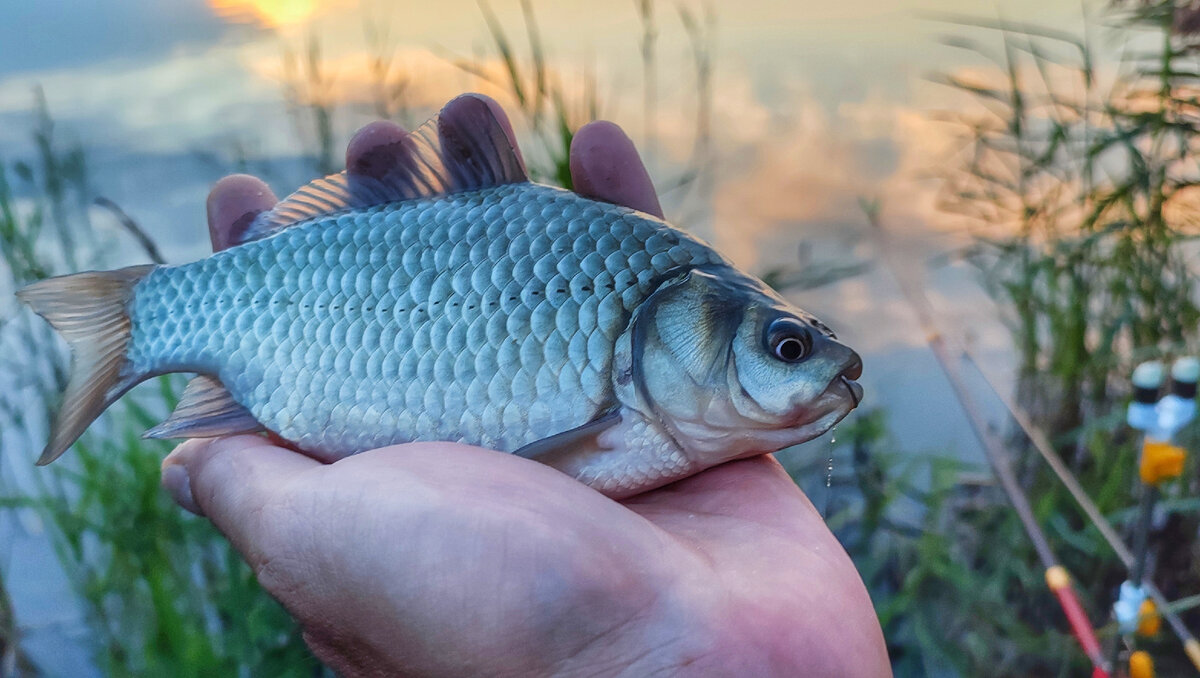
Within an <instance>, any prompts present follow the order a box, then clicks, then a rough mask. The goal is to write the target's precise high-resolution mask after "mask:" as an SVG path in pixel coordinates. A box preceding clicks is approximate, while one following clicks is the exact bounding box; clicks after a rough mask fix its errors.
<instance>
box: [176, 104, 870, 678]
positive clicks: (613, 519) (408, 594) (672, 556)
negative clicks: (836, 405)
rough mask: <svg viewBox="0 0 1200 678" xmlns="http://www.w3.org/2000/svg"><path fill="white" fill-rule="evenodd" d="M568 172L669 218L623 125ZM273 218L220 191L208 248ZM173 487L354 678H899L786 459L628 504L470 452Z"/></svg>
mask: <svg viewBox="0 0 1200 678" xmlns="http://www.w3.org/2000/svg"><path fill="white" fill-rule="evenodd" d="M489 103H491V104H492V105H493V108H494V109H495V110H496V111H497V113H498V115H499V117H500V119H501V120H502V121H504V122H505V124H507V119H506V118H505V117H503V114H502V112H500V111H499V108H498V107H496V106H495V105H494V102H489ZM403 134H404V132H403V131H402V130H401V129H399V128H398V127H396V126H394V125H391V124H389V123H374V124H372V125H369V126H367V127H365V128H364V129H363V130H361V131H360V132H359V133H358V135H356V136H355V138H354V140H353V141H351V143H350V146H349V148H348V150H347V167H348V168H350V171H352V172H361V173H366V174H369V173H371V172H373V171H377V169H376V168H378V167H380V166H381V164H382V163H386V161H387V155H386V154H387V148H388V146H387V145H388V144H389V143H391V142H394V141H397V140H399V139H400V138H401V137H402V135H403ZM571 171H572V177H573V179H574V182H575V185H576V189H577V190H578V191H579V192H580V193H581V194H584V195H587V196H589V197H593V198H596V199H601V200H608V201H611V202H617V203H621V204H625V205H629V206H632V207H635V208H638V209H641V210H643V211H646V212H650V213H653V214H656V215H659V216H661V208H660V207H659V204H658V200H657V197H656V196H655V194H654V190H653V187H652V185H651V184H650V180H649V177H648V175H647V174H646V171H645V168H644V167H643V166H642V164H641V161H640V160H639V159H638V157H637V153H636V151H635V150H634V148H633V145H632V143H631V142H630V141H629V139H628V138H627V137H625V136H624V134H623V133H622V132H621V131H620V129H619V128H617V127H616V126H615V125H612V124H610V123H592V124H591V125H588V126H586V127H584V128H583V129H581V130H580V131H579V133H578V134H577V135H576V137H575V142H574V143H573V145H572V148H571ZM274 202H275V198H274V196H273V195H272V194H271V192H270V190H269V189H268V188H267V187H266V186H265V185H264V184H262V182H261V181H259V180H257V179H254V178H252V177H246V176H235V177H228V178H226V179H224V180H222V181H221V182H220V183H218V185H217V186H216V187H215V188H214V189H213V192H212V195H210V197H209V228H210V233H211V235H212V240H213V245H214V247H215V248H218V249H219V248H222V247H227V246H229V245H230V244H231V243H232V242H235V241H236V239H237V237H238V235H239V234H240V233H241V232H242V231H243V230H244V229H245V228H246V226H248V225H249V223H250V221H251V220H252V218H253V215H254V214H255V213H257V212H259V211H262V210H264V209H269V208H270V207H271V206H272V205H273V204H274ZM163 482H164V485H166V486H167V488H168V489H169V490H170V491H171V492H172V494H173V495H174V496H175V497H176V498H177V500H179V501H180V503H181V504H182V505H184V506H185V507H188V508H190V509H191V510H193V511H196V512H198V513H201V514H202V515H206V516H208V517H209V518H210V519H211V520H212V521H213V523H214V524H215V525H216V526H217V528H218V529H220V530H221V531H222V532H223V533H224V534H225V535H226V536H227V537H228V538H229V539H230V541H231V542H232V543H233V545H234V547H235V548H237V549H238V551H240V552H241V553H242V555H243V556H244V557H245V558H246V559H247V561H248V562H249V563H250V565H251V566H252V567H253V568H254V571H255V573H256V574H257V576H258V579H259V582H260V583H261V584H262V585H263V586H264V587H265V588H266V589H267V590H268V591H269V592H270V593H271V594H272V595H274V596H275V597H276V598H278V599H279V600H280V602H281V603H283V605H284V606H285V607H286V608H287V609H288V610H289V611H290V612H291V613H292V614H293V615H294V616H295V617H296V618H297V620H298V621H299V622H300V624H301V626H302V627H303V628H304V634H305V640H306V641H307V642H308V644H309V646H310V647H311V648H312V649H313V651H314V653H315V654H316V655H317V656H318V657H319V658H320V659H321V660H322V661H324V662H326V663H327V664H329V665H330V666H331V667H333V668H334V669H335V670H336V671H338V672H339V673H341V674H343V675H347V676H391V675H398V674H400V675H435V676H449V675H520V676H528V675H574V674H589V675H636V676H640V675H648V674H652V673H655V672H661V673H669V674H671V675H686V674H695V675H714V674H715V675H788V676H795V675H804V676H883V675H890V669H889V667H888V662H887V655H886V650H885V647H884V643H883V637H882V634H881V632H880V629H879V624H878V622H877V620H876V618H875V615H874V611H873V609H872V606H871V602H870V600H869V598H868V596H867V593H866V590H865V588H864V587H863V584H862V582H861V580H860V579H859V577H858V574H857V572H856V571H855V569H854V566H853V564H852V563H851V562H850V559H849V558H848V557H847V555H846V553H845V551H844V550H843V549H842V547H841V545H840V544H839V543H838V542H837V540H836V539H835V538H834V537H833V535H832V534H831V533H830V532H829V529H828V528H827V527H826V526H825V524H824V522H823V521H822V520H821V517H820V516H819V515H818V514H817V512H816V510H815V509H814V508H813V506H812V504H811V503H810V502H809V501H808V499H807V498H806V497H805V496H804V495H803V494H802V493H801V492H800V491H799V489H798V488H797V487H796V486H795V484H794V483H793V482H792V480H791V479H790V478H789V477H788V476H787V474H786V473H785V472H784V471H783V469H782V468H781V467H780V465H779V464H778V462H776V461H775V460H774V458H772V457H770V456H763V457H757V458H753V459H747V460H743V461H737V462H732V463H729V464H725V465H723V466H720V467H717V468H713V469H709V470H708V471H705V472H703V473H701V474H699V475H697V476H693V477H691V478H688V479H686V480H683V481H680V482H677V483H674V484H672V485H669V486H667V487H664V488H661V489H658V490H655V491H652V492H648V493H645V494H643V495H640V496H637V497H633V498H631V499H627V500H624V501H621V502H616V501H613V500H611V499H608V498H606V497H604V496H603V495H601V494H599V493H598V492H596V491H594V490H592V489H590V488H588V487H587V486H585V485H582V484H580V483H578V482H576V481H575V480H573V479H571V478H569V477H568V476H566V475H563V474H561V473H559V472H558V471H555V470H553V469H551V468H549V467H546V466H543V465H541V464H538V463H536V462H533V461H530V460H527V459H523V458H520V457H517V456H514V455H508V454H501V453H497V452H495V451H490V450H483V449H480V448H476V447H470V446H466V445H458V444H451V443H413V444H407V445H396V446H391V447H386V448H382V449H378V450H372V451H369V452H365V453H362V454H358V455H355V456H352V457H348V458H345V459H342V460H339V461H337V462H336V463H332V464H323V463H321V462H319V461H316V460H314V459H311V458H309V457H306V456H304V455H301V454H298V453H295V452H292V451H290V450H287V449H284V448H282V447H278V446H275V445H272V444H271V443H270V442H269V441H268V440H266V439H264V438H260V437H253V436H238V437H232V438H225V439H218V440H212V441H200V440H194V441H189V442H187V443H185V444H184V445H181V446H180V447H179V448H178V449H177V450H176V451H175V452H174V453H172V454H171V455H170V456H169V457H168V458H167V459H166V460H165V461H164V463H163Z"/></svg>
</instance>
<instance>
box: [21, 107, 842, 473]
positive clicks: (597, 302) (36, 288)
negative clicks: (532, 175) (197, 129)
mask: <svg viewBox="0 0 1200 678" xmlns="http://www.w3.org/2000/svg"><path fill="white" fill-rule="evenodd" d="M449 111H450V109H449V108H447V109H444V111H443V115H441V116H439V117H438V118H434V119H433V120H431V121H430V122H428V123H426V124H425V125H423V126H422V127H420V128H419V129H418V130H416V131H415V132H414V133H413V134H412V135H410V136H409V137H408V139H407V140H406V141H405V142H404V144H403V145H402V147H401V148H400V149H399V150H398V151H397V155H396V157H397V158H398V159H397V162H396V163H395V166H394V167H391V168H390V169H389V170H388V171H386V172H385V173H383V174H382V176H380V177H368V176H363V175H357V174H348V173H345V172H343V173H341V174H336V175H332V176H329V177H326V178H325V179H320V180H317V181H315V182H313V183H311V184H309V185H308V186H305V187H304V188H301V189H300V190H298V191H297V192H296V193H294V194H292V195H291V196H289V197H288V198H287V199H285V200H284V201H283V202H281V203H280V204H279V205H278V206H277V207H276V208H275V209H274V210H272V211H271V212H267V213H265V214H263V215H260V217H259V218H258V219H257V220H256V221H255V223H254V225H253V226H252V227H251V228H250V230H249V232H248V234H247V238H246V241H245V242H243V243H241V244H239V245H237V246H235V247H232V248H230V249H228V250H225V251H222V252H218V253H216V254H213V255H212V256H210V257H208V258H207V259H204V260H201V261H197V262H194V263H190V264H185V265H181V266H138V267H133V268H126V269H121V270H117V271H107V272H87V273H79V274H76V275H69V276H63V277H59V278H52V279H49V280H45V281H41V282H38V283H35V284H33V285H30V286H29V287H27V288H25V289H23V290H21V291H20V292H19V293H18V295H19V296H20V298H21V299H22V300H24V301H25V302H27V303H29V304H30V305H31V306H32V307H33V309H34V310H35V311H36V312H37V313H39V314H41V315H42V316H43V317H45V318H46V319H47V320H48V321H49V322H50V323H51V324H52V325H54V327H55V328H57V329H58V331H59V332H60V333H61V334H62V335H63V337H64V338H65V339H66V340H67V341H68V343H69V344H70V345H71V347H72V349H73V352H74V363H73V367H72V372H71V377H70V380H69V384H68V386H67V389H66V393H65V396H64V402H63V405H62V409H61V411H60V413H59V416H58V418H57V421H56V422H55V426H54V429H53V433H52V435H51V439H50V442H49V444H48V445H47V447H46V449H45V452H44V453H43V455H42V457H41V459H40V460H39V463H49V462H50V461H53V460H54V459H55V458H57V457H58V456H59V455H61V454H62V453H63V452H64V451H65V450H66V449H67V448H68V447H69V446H70V445H71V444H72V443H74V441H75V440H76V439H77V438H78V437H79V436H80V435H81V434H82V432H83V431H84V429H86V428H87V426H88V425H89V424H90V423H91V422H92V421H93V420H94V419H95V418H96V417H97V416H99V414H100V413H101V412H102V411H103V410H104V409H105V408H106V407H108V406H109V405H110V404H111V403H112V402H114V401H115V400H116V399H117V398H119V397H120V396H121V395H122V394H124V393H125V392H126V391H128V390H129V389H130V388H131V387H133V386H134V385H135V384H137V383H138V382H140V381H143V380H145V379H147V378H149V377H151V376H154V375H159V374H164V373H169V372H196V373H199V375H200V376H198V377H197V378H196V379H194V380H193V381H192V382H191V383H190V384H189V386H188V388H187V390H186V391H185V392H184V394H183V397H182V399H181V402H180V404H179V407H178V408H177V409H176V411H175V412H173V413H172V414H171V416H170V417H169V418H168V419H167V420H166V421H165V422H163V423H162V424H160V425H159V426H157V427H155V428H153V429H151V430H150V431H148V432H147V435H148V436H151V437H204V436H215V435H223V434H229V433H238V432H253V431H262V430H267V431H271V432H274V433H275V434H277V435H279V436H280V437H282V438H283V439H285V440H287V441H290V442H291V443H293V444H294V445H296V446H297V447H299V448H300V449H302V450H305V451H306V452H308V453H309V454H311V455H313V456H315V457H317V458H320V459H324V460H334V459H338V458H341V457H344V456H346V455H350V454H355V453H357V452H361V451H364V450H368V449H372V448H376V447H380V446H384V445H389V444H393V443H400V442H407V441H418V440H451V441H461V442H465V443H471V444H475V445H481V446H484V447H489V448H494V449H497V450H502V451H506V452H512V453H515V454H519V455H523V456H527V457H530V458H534V459H538V460H540V461H543V462H545V463H547V464H550V465H551V466H553V467H555V468H558V469H560V470H562V471H564V472H566V473H568V474H570V475H572V476H574V477H576V478H578V479H579V480H581V481H582V482H584V483H587V484H588V485H591V486H592V487H594V488H596V489H598V490H600V491H601V492H604V493H606V494H608V495H610V496H613V497H624V496H629V495H632V494H636V493H638V492H641V491H644V490H647V489H650V488H654V487H658V486H661V485H664V484H666V483H669V482H671V481H674V480H677V479H679V478H682V477H685V476H688V475H690V474H693V473H696V472H698V471H700V470H703V469H705V468H708V467H710V466H713V465H716V464H719V463H721V462H724V461H727V460H730V459H735V458H740V457H747V456H751V455H756V454H762V453H766V452H773V451H775V450H778V449H781V448H783V447H786V446H789V445H794V444H797V443H801V442H804V441H806V440H809V439H811V438H813V437H815V436H817V435H820V434H821V433H823V432H824V431H826V430H827V429H829V428H830V427H831V426H833V425H834V424H835V423H837V422H838V421H839V420H840V419H841V418H842V417H844V416H845V415H846V414H847V413H848V412H849V411H850V410H851V409H853V408H854V407H855V406H856V405H857V404H858V402H859V401H860V399H861V397H862V390H861V388H860V387H859V385H858V384H857V383H855V382H854V381H853V380H854V379H856V378H857V377H858V376H859V374H860V372H861V361H860V360H859V357H858V356H857V355H856V354H855V353H854V351H852V350H850V349H849V348H847V347H846V346H844V345H842V344H840V343H838V342H837V341H836V340H835V338H834V336H833V333H832V332H830V331H829V329H828V328H826V327H825V326H824V325H822V324H821V323H820V322H819V321H817V320H816V319H815V318H813V317H812V316H810V315H808V314H807V313H805V312H804V311H801V310H800V309H798V308H796V307H794V306H793V305H791V304H790V303H788V302H787V301H786V300H784V299H783V298H782V297H780V296H779V295H778V294H776V293H775V292H774V291H772V290H771V289H770V288H768V287H767V286H766V285H765V284H763V283H762V282H761V281H759V280H758V279H756V278H754V277H752V276H749V275H747V274H745V273H743V272H741V271H739V270H737V269H736V268H734V267H733V266H732V265H731V264H730V263H729V262H728V261H727V260H726V259H724V258H723V257H721V256H720V255H719V254H717V253H716V252H715V251H714V250H713V249H712V248H710V247H709V246H708V245H706V244H704V243H703V242H701V241H699V240H697V239H695V238H693V237H691V236H689V235H688V234H686V233H684V232H682V231H680V230H678V229H675V228H673V227H672V226H670V225H669V224H666V223H664V222H663V221H662V220H660V219H657V218H655V217H653V216H650V215H647V214H643V213H640V212H637V211H634V210H631V209H628V208H625V207H619V206H616V205H611V204H607V203H602V202H597V201H593V200H589V199H585V198H582V197H580V196H578V195H576V194H574V193H571V192H568V191H564V190H560V189H556V188H551V187H548V186H542V185H537V184H533V183H530V182H529V180H528V178H527V177H526V175H525V173H524V170H523V169H522V167H521V164H520V161H519V160H518V158H517V156H516V152H515V151H514V149H513V148H512V146H511V145H510V143H509V141H508V138H507V136H505V134H504V132H503V131H502V129H501V127H500V125H499V123H498V122H497V121H496V119H495V118H494V117H493V115H492V114H491V112H490V110H489V109H488V108H487V106H486V105H485V104H483V103H482V102H481V101H479V100H478V99H473V98H472V99H468V100H465V101H463V100H460V101H457V102H455V107H454V109H453V114H452V115H451V114H449V113H448V112H449Z"/></svg>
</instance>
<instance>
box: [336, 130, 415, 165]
mask: <svg viewBox="0 0 1200 678" xmlns="http://www.w3.org/2000/svg"><path fill="white" fill-rule="evenodd" d="M407 136H408V132H405V131H404V128H403V127H401V126H400V125H397V124H396V123H394V122H388V121H387V120H377V121H375V122H373V123H370V124H369V125H367V126H366V127H363V128H362V129H360V130H358V132H356V133H355V134H354V138H352V139H350V143H349V144H348V145H347V146H346V171H347V172H349V173H350V174H361V175H364V176H369V177H375V178H379V177H382V176H383V175H384V174H385V173H386V172H387V171H388V170H389V169H391V168H392V167H395V166H396V163H397V162H398V159H399V157H400V154H401V153H402V152H403V150H402V149H403V145H402V144H403V143H404V140H405V138H406V137H407Z"/></svg>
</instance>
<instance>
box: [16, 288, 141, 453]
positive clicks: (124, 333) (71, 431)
mask: <svg viewBox="0 0 1200 678" xmlns="http://www.w3.org/2000/svg"><path fill="white" fill-rule="evenodd" d="M153 268H155V267H154V266H132V267H129V268H122V269H118V270H116V271H88V272H86V273H76V274H74V275H64V276H59V277H57V278H48V279H46V280H41V281H39V282H36V283H33V284H32V285H29V286H28V287H25V288H24V289H22V290H21V291H19V292H17V298H18V299H20V300H21V301H23V302H25V303H26V304H29V306H30V307H31V308H32V309H33V311H34V312H35V313H37V314H38V315H40V316H42V317H43V318H45V319H46V321H47V322H49V323H50V324H51V325H52V326H53V327H54V329H56V330H58V333H59V334H60V335H62V337H63V339H65V340H66V341H67V344H68V345H70V347H71V354H72V360H71V372H70V376H69V377H68V379H67V390H66V392H65V393H64V394H63V402H62V407H61V408H60V409H59V411H58V416H57V417H55V420H54V427H53V428H52V429H51V433H50V442H49V443H47V445H46V449H45V450H44V451H43V452H42V456H41V457H40V458H39V459H38V461H37V463H38V465H39V466H42V465H45V464H49V463H50V462H52V461H54V460H55V459H58V458H59V457H60V456H61V455H62V453H63V452H65V451H66V450H67V448H68V447H70V446H71V445H72V444H73V443H74V442H75V441H76V440H78V439H79V436H81V435H83V431H84V430H85V429H86V428H87V427H88V425H89V424H91V423H92V422H93V421H95V419H96V417H99V416H100V413H101V412H103V411H104V410H105V409H107V408H108V406H109V405H111V404H112V403H113V402H114V401H116V399H117V398H119V397H121V395H122V394H124V393H125V392H126V391H128V390H129V389H130V388H133V386H134V385H135V384H137V383H138V382H140V381H142V380H143V379H145V378H146V375H131V374H127V373H126V372H127V370H128V365H129V360H128V358H127V356H126V353H127V350H128V348H129V340H130V337H131V336H132V323H131V322H130V318H129V308H128V307H129V301H130V299H131V298H132V296H133V287H134V285H136V284H137V282H138V281H139V280H141V279H142V278H144V277H145V276H146V274H147V273H149V272H150V271H151V269H153Z"/></svg>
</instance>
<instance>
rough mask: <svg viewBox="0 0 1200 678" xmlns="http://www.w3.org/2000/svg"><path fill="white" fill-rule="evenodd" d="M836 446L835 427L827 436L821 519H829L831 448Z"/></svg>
mask: <svg viewBox="0 0 1200 678" xmlns="http://www.w3.org/2000/svg"><path fill="white" fill-rule="evenodd" d="M836 444H837V427H836V426H835V427H834V428H833V433H832V434H830V436H829V461H828V462H827V463H826V465H825V506H824V507H823V508H822V509H821V517H822V518H828V517H829V502H830V500H831V499H832V497H833V448H834V445H836Z"/></svg>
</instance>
